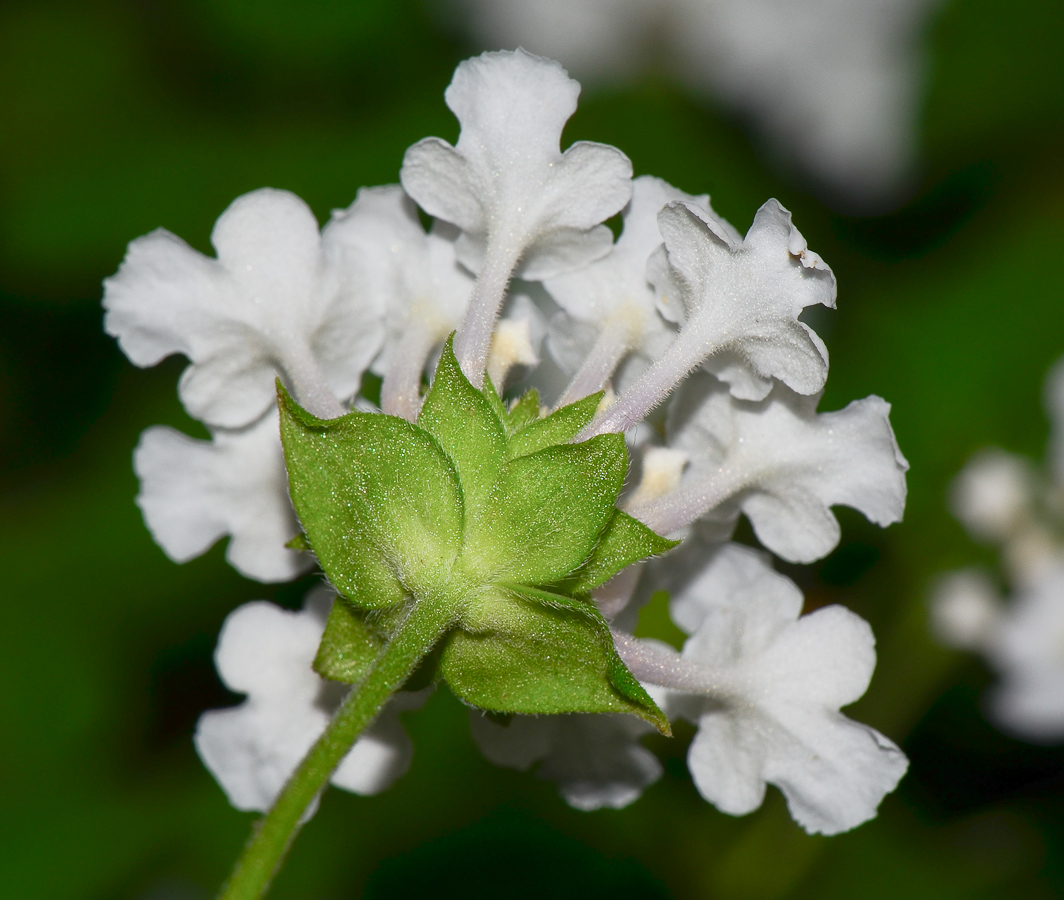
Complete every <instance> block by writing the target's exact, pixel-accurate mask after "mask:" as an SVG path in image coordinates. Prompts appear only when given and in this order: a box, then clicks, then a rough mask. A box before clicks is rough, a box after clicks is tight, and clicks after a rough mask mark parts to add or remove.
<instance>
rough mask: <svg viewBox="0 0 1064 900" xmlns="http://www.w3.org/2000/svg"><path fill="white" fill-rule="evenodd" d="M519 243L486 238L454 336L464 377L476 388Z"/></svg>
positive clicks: (482, 376) (481, 374) (480, 384)
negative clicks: (515, 245) (506, 244)
mask: <svg viewBox="0 0 1064 900" xmlns="http://www.w3.org/2000/svg"><path fill="white" fill-rule="evenodd" d="M520 249H521V248H520V247H518V248H516V252H515V249H514V248H513V247H497V242H495V241H489V242H488V247H487V251H486V252H485V254H484V266H483V268H482V269H481V270H480V275H478V276H477V283H476V286H475V287H474V288H473V297H472V299H471V300H470V301H469V306H468V307H467V308H466V314H465V318H464V319H463V320H462V324H461V325H460V326H458V332H457V334H455V337H454V355H455V357H456V358H457V359H458V365H460V366H461V367H462V371H463V372H465V376H466V378H468V379H469V381H470V383H471V384H472V385H473V387H475V388H476V389H477V390H480V388H482V387H483V386H484V369H485V367H486V366H487V364H488V351H489V350H490V349H491V332H492V330H493V329H494V328H495V320H496V318H498V315H499V310H500V309H501V308H502V301H503V299H504V298H505V296H506V286H507V285H508V284H509V283H510V276H511V275H512V274H513V271H514V266H516V265H517V260H518V258H519V257H520Z"/></svg>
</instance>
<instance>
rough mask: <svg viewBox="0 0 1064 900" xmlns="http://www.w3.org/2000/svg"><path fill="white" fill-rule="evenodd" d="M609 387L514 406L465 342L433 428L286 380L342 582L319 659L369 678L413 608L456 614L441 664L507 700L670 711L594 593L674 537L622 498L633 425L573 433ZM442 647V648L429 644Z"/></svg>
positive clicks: (312, 507)
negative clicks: (619, 649)
mask: <svg viewBox="0 0 1064 900" xmlns="http://www.w3.org/2000/svg"><path fill="white" fill-rule="evenodd" d="M599 399H600V396H599V395H594V396H591V397H587V398H585V399H583V400H581V401H579V402H577V403H574V404H572V405H571V406H567V407H564V408H562V409H560V410H558V411H556V412H554V413H553V414H551V415H549V416H545V417H541V416H540V409H539V398H538V396H537V395H536V394H535V392H533V391H530V392H529V393H528V394H526V395H525V396H524V397H523V398H522V399H521V400H519V401H518V402H517V403H515V404H514V405H513V407H512V408H511V409H509V410H507V409H506V407H505V406H504V404H503V403H502V401H501V400H500V399H499V397H498V395H497V394H496V392H495V390H494V388H493V387H492V385H491V383H490V381H489V382H488V384H487V385H486V387H485V389H484V391H483V392H482V391H478V390H477V389H476V388H474V387H473V386H472V385H471V384H470V383H469V381H468V380H467V379H466V377H465V376H464V375H463V373H462V371H461V369H460V368H459V366H458V363H457V362H456V360H455V357H454V354H453V353H452V351H451V348H450V345H449V344H448V346H447V347H446V348H445V350H444V353H443V356H442V358H441V360H440V364H439V367H438V368H437V371H436V376H435V379H434V381H433V384H432V388H431V389H430V390H429V392H428V395H427V396H426V397H425V402H424V405H423V407H422V410H421V414H420V416H419V417H418V421H417V424H416V425H411V424H410V423H409V422H406V421H404V420H402V419H398V418H395V417H393V416H386V415H383V414H375V413H357V412H356V413H350V414H348V415H346V416H343V417H341V418H338V419H330V420H323V419H318V418H316V417H314V416H312V415H310V414H309V413H307V412H305V411H304V410H303V409H301V408H300V407H299V406H298V405H297V404H296V403H295V402H294V401H293V400H292V399H291V397H289V395H288V394H287V393H286V392H285V391H284V389H283V388H281V389H280V390H279V404H280V409H281V438H282V441H283V443H284V451H285V459H286V462H287V465H288V475H289V480H290V485H291V493H292V500H293V503H294V504H295V508H296V511H297V512H298V514H299V517H300V520H301V521H302V523H303V527H304V529H305V531H306V540H307V542H308V543H309V545H310V546H311V547H313V549H314V552H315V553H316V554H317V556H318V559H319V561H320V562H321V565H322V568H324V570H325V572H326V574H328V576H329V578H330V579H331V581H332V583H333V584H334V585H335V586H336V588H337V590H339V592H340V593H341V595H342V598H341V599H340V600H338V601H337V602H336V604H335V606H334V608H333V612H332V615H331V616H330V619H329V624H328V627H327V628H326V631H325V636H324V638H323V640H322V644H321V648H320V650H319V653H318V657H317V661H316V663H315V665H316V668H317V670H318V671H319V672H320V673H321V674H322V675H324V676H325V677H328V678H332V679H336V680H339V681H344V682H348V683H352V684H353V683H358V682H360V681H361V680H362V679H363V678H365V676H366V675H367V673H368V672H369V671H370V670H371V669H372V667H373V665H374V664H375V661H376V659H377V658H378V655H379V654H380V652H381V650H382V648H383V647H384V646H385V644H386V643H387V642H388V641H389V640H390V639H391V637H392V636H393V635H394V634H395V633H397V631H398V630H399V629H400V628H401V627H402V626H403V623H404V621H405V620H406V617H407V616H408V614H409V613H410V611H411V610H412V609H413V608H414V607H415V606H417V605H420V604H431V606H432V607H433V608H434V609H435V610H436V611H437V613H438V615H436V616H435V617H434V618H435V619H437V620H439V619H441V618H442V620H443V621H445V622H448V623H450V624H449V627H448V628H446V629H445V630H444V634H443V637H442V639H440V641H439V642H438V644H437V645H436V647H435V651H434V654H433V655H434V663H433V665H434V666H435V672H436V675H437V676H438V677H439V678H441V679H442V680H444V681H446V682H447V684H448V685H449V686H450V688H451V690H453V691H454V692H455V694H457V695H458V696H459V697H461V698H462V699H463V700H465V701H466V702H468V703H471V704H473V705H474V706H478V707H481V708H483V709H488V710H493V711H497V712H502V713H563V712H631V713H635V714H636V715H639V716H642V717H643V718H645V719H647V720H648V721H650V722H652V723H653V724H655V725H656V726H658V727H659V728H660V729H662V730H663V731H666V732H667V730H668V722H667V720H666V719H665V717H664V715H663V714H662V713H661V711H660V710H659V709H658V708H657V706H656V705H655V704H654V702H653V701H652V700H651V699H650V697H649V696H648V695H647V693H646V692H645V691H644V690H643V688H642V686H640V684H639V683H638V682H637V681H636V679H635V678H634V677H632V675H631V673H629V672H628V670H627V669H626V668H625V666H624V664H623V663H622V662H621V660H620V658H619V657H618V656H617V653H616V651H615V650H614V647H613V640H612V638H611V635H610V631H609V626H608V625H607V623H606V620H605V619H604V618H603V617H602V615H601V614H600V613H599V611H598V609H597V607H596V606H595V604H594V603H593V602H592V601H591V597H590V592H591V590H592V589H593V588H595V587H597V586H598V585H600V584H603V583H604V582H605V581H607V580H608V579H609V578H611V577H612V576H613V575H614V574H616V573H617V572H619V571H620V570H621V569H623V568H624V567H625V566H627V565H630V564H631V563H633V562H636V561H637V560H640V559H643V558H645V557H647V556H650V555H653V554H656V553H661V552H662V551H664V550H667V549H668V548H669V547H671V546H673V542H672V541H668V540H666V539H665V538H662V537H660V536H659V535H657V534H655V533H654V532H652V531H650V529H648V528H647V527H646V526H644V525H642V524H641V523H639V522H638V521H636V520H635V519H633V518H632V517H630V516H628V515H626V514H625V513H623V512H621V511H620V510H618V509H617V508H616V507H615V506H614V503H615V502H616V500H617V496H618V494H619V493H620V490H621V487H622V485H623V482H624V477H625V474H626V472H627V468H628V454H627V451H626V449H625V445H624V438H623V437H622V436H621V435H619V434H605V435H599V436H598V437H595V438H592V439H591V440H589V441H585V442H583V443H579V444H572V443H569V441H571V440H572V438H573V437H574V436H575V435H576V434H577V433H578V432H579V431H580V429H581V428H583V427H584V426H585V425H586V424H587V423H588V422H589V421H590V420H591V417H592V416H593V415H594V412H595V409H596V406H597V404H598V402H599ZM427 649H428V648H426V650H427Z"/></svg>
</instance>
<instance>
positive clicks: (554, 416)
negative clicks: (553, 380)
mask: <svg viewBox="0 0 1064 900" xmlns="http://www.w3.org/2000/svg"><path fill="white" fill-rule="evenodd" d="M525 396H528V395H527V394H526V395H525ZM601 400H602V392H601V391H600V392H599V393H597V394H589V395H588V396H586V397H584V398H583V399H581V400H577V401H576V403H570V404H569V405H568V406H563V407H562V408H561V409H558V410H555V411H554V412H552V413H551V414H550V415H549V416H547V417H546V418H543V419H538V420H536V421H535V422H533V423H532V424H530V425H529V426H528V427H527V428H525V429H524V430H523V431H519V432H517V434H515V435H514V436H513V437H512V438H511V439H510V456H511V457H516V456H526V455H528V454H530V453H535V452H537V451H538V450H543V449H544V448H546V447H550V446H553V445H555V444H567V443H569V441H571V440H572V439H573V438H574V437H576V436H577V435H578V434H579V433H580V430H581V429H582V428H583V427H584V426H585V425H587V423H588V422H590V421H591V420H592V419H593V418H594V416H595V410H596V409H598V405H599V403H600V402H601Z"/></svg>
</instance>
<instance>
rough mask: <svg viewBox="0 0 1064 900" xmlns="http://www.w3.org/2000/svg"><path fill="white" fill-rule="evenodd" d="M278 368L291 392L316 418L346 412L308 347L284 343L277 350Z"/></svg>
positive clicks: (328, 417) (325, 417) (338, 415)
mask: <svg viewBox="0 0 1064 900" xmlns="http://www.w3.org/2000/svg"><path fill="white" fill-rule="evenodd" d="M281 369H282V370H283V372H284V374H285V376H286V378H285V380H286V381H287V382H288V387H289V388H290V389H291V391H292V395H293V396H294V397H295V398H296V400H297V401H299V405H300V406H302V407H303V408H304V409H305V410H307V412H309V413H313V414H314V415H315V416H317V417H318V418H319V419H337V418H339V417H340V416H342V415H345V414H346V413H347V410H346V409H344V407H343V405H342V404H341V403H340V401H339V400H337V399H336V395H335V394H334V393H333V392H332V388H330V387H329V383H328V382H327V381H326V380H325V373H324V372H322V370H321V367H320V366H319V365H318V361H317V360H316V359H315V358H314V354H313V353H312V352H311V350H310V348H309V347H306V346H299V345H288V346H285V347H284V351H283V352H282V354H281Z"/></svg>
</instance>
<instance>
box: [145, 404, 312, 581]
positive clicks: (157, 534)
mask: <svg viewBox="0 0 1064 900" xmlns="http://www.w3.org/2000/svg"><path fill="white" fill-rule="evenodd" d="M133 468H134V470H135V471H136V473H137V476H138V477H139V478H140V493H139V494H138V495H137V505H138V506H139V507H140V509H141V512H143V513H144V521H145V522H146V523H147V525H148V530H149V531H151V534H152V537H153V538H155V542H156V543H157V544H158V545H159V546H160V547H162V548H163V550H164V551H165V552H166V555H167V556H169V557H170V558H171V559H172V560H174V561H175V562H187V561H188V560H190V559H193V558H194V557H197V556H199V555H200V554H202V553H204V552H206V551H207V550H208V549H209V548H210V547H211V546H212V545H213V544H214V543H215V541H217V540H218V539H219V538H221V537H223V536H224V535H227V534H228V535H230V536H231V538H230V541H229V546H228V548H227V549H226V552H225V556H226V559H228V560H229V562H230V563H231V564H232V566H233V568H235V569H236V570H237V571H238V572H240V573H241V574H242V575H246V576H247V577H249V578H255V579H258V580H259V581H287V580H289V579H291V578H295V577H296V576H297V575H299V574H300V573H302V572H305V571H306V570H307V569H308V568H310V566H311V564H312V560H311V559H310V557H308V556H307V555H306V554H304V553H300V552H298V551H296V550H290V549H288V548H287V547H285V544H286V543H287V542H288V541H290V540H291V539H292V538H293V537H295V536H296V535H297V534H299V533H300V527H299V523H298V522H297V521H296V516H295V511H294V510H293V509H292V501H291V500H290V499H289V497H288V474H287V473H286V472H285V467H284V454H283V452H282V450H281V438H280V433H279V426H278V422H277V411H276V410H273V411H271V412H269V413H267V414H266V415H265V416H263V417H262V419H261V420H260V421H258V422H256V423H254V424H253V425H250V426H248V427H247V428H245V429H243V430H241V431H225V430H219V431H216V432H215V434H214V439H213V440H212V441H198V440H195V439H194V438H190V437H188V436H187V435H185V434H182V433H181V432H180V431H175V430H174V429H172V428H167V427H165V426H161V425H157V426H155V427H153V428H149V429H148V430H147V431H145V432H144V434H142V435H141V438H140V443H139V444H137V449H136V450H135V451H134V452H133Z"/></svg>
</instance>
